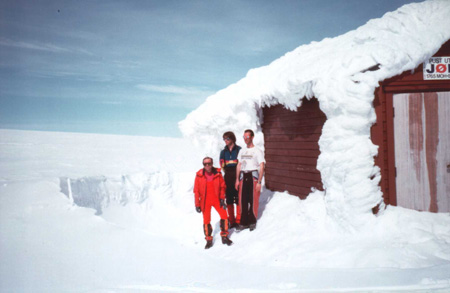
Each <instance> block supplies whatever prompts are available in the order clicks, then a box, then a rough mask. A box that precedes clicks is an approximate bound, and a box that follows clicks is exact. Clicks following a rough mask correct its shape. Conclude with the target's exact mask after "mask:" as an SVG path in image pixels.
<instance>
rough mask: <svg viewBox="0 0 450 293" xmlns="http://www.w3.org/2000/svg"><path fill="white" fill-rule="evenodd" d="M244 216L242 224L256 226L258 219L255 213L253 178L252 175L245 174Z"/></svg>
mask: <svg viewBox="0 0 450 293" xmlns="http://www.w3.org/2000/svg"><path fill="white" fill-rule="evenodd" d="M242 181H243V183H242V214H241V221H240V224H241V225H242V226H248V225H251V224H256V217H255V215H254V213H253V176H252V173H244V178H243V179H242Z"/></svg>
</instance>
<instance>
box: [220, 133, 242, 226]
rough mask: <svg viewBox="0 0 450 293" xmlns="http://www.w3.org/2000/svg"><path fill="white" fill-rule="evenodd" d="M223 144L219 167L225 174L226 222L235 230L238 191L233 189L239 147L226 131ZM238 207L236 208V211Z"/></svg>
mask: <svg viewBox="0 0 450 293" xmlns="http://www.w3.org/2000/svg"><path fill="white" fill-rule="evenodd" d="M223 141H224V142H225V147H224V149H223V150H222V151H221V152H220V166H221V167H222V170H223V171H224V173H225V185H226V192H225V194H226V199H227V209H228V221H229V222H230V227H231V228H236V227H237V226H238V224H239V221H240V217H239V214H237V215H236V216H235V212H234V205H235V204H236V206H237V204H238V191H237V190H236V188H235V180H236V166H237V164H238V160H237V157H238V154H239V151H240V150H241V147H240V146H238V145H236V136H235V135H234V133H233V132H231V131H228V132H225V133H224V134H223ZM238 208H239V207H237V209H238Z"/></svg>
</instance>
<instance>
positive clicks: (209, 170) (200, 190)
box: [194, 157, 233, 249]
mask: <svg viewBox="0 0 450 293" xmlns="http://www.w3.org/2000/svg"><path fill="white" fill-rule="evenodd" d="M203 166H204V168H203V169H200V170H199V171H198V172H197V174H196V176H195V184H194V195H195V209H196V210H197V212H199V213H201V212H203V231H204V233H205V239H206V246H205V249H208V248H211V246H213V237H212V226H211V208H212V207H214V208H215V209H216V211H217V212H218V213H219V215H220V229H221V232H220V236H222V243H223V244H226V245H232V244H233V242H232V241H231V240H230V239H229V238H228V219H227V212H226V207H227V206H226V204H225V182H224V180H223V177H222V173H221V172H220V169H219V168H214V167H213V159H212V158H210V157H206V158H204V159H203Z"/></svg>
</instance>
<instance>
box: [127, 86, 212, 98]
mask: <svg viewBox="0 0 450 293" xmlns="http://www.w3.org/2000/svg"><path fill="white" fill-rule="evenodd" d="M136 87H137V88H138V89H141V90H145V91H149V92H155V93H165V94H175V95H201V96H208V95H211V94H213V92H212V91H210V90H205V89H202V88H196V87H181V86H175V85H152V84H138V85H137V86H136Z"/></svg>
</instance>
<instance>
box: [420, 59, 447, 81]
mask: <svg viewBox="0 0 450 293" xmlns="http://www.w3.org/2000/svg"><path fill="white" fill-rule="evenodd" d="M423 79H424V80H433V79H450V57H431V58H430V59H428V60H427V61H425V63H423Z"/></svg>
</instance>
